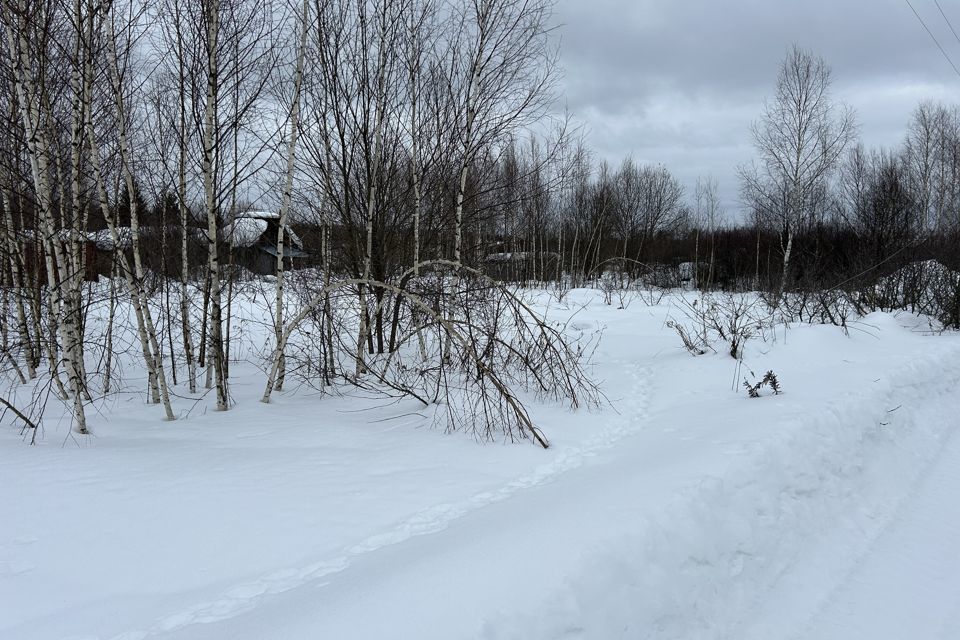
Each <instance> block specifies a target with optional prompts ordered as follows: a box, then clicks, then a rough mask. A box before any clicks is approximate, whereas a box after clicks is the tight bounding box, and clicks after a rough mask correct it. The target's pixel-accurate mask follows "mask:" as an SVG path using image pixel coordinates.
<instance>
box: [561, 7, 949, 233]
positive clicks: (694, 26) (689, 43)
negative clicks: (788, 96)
mask: <svg viewBox="0 0 960 640" xmlns="http://www.w3.org/2000/svg"><path fill="white" fill-rule="evenodd" d="M910 2H912V4H913V6H914V7H916V9H917V11H918V12H919V14H920V15H921V17H922V18H923V20H924V21H925V22H926V24H927V26H928V27H930V29H931V31H933V33H934V35H935V36H936V38H937V39H938V40H939V41H940V43H941V45H943V47H944V49H946V51H947V53H948V55H949V56H950V58H951V59H952V60H953V62H954V63H955V64H956V65H957V66H958V67H960V39H958V38H957V37H955V36H954V34H953V33H952V32H951V31H950V28H949V27H948V25H947V22H946V21H945V20H944V18H943V16H941V14H940V12H939V10H938V9H937V5H936V4H935V3H934V0H910ZM939 2H940V6H941V7H942V8H943V10H944V12H945V13H946V16H947V18H949V20H950V23H951V24H952V25H953V27H954V28H956V29H957V31H958V32H960V3H958V2H957V1H956V0H939ZM556 11H557V13H556V19H557V21H558V22H559V23H561V27H560V34H561V45H560V46H561V61H562V65H563V67H564V80H563V90H564V99H565V101H566V104H567V107H568V109H569V110H570V111H571V112H572V114H573V115H574V116H575V117H576V118H577V120H578V121H579V122H580V123H582V124H583V125H584V127H585V131H586V140H587V143H588V144H589V145H590V147H591V148H592V149H593V150H594V151H595V153H596V154H597V156H598V157H599V158H606V159H608V160H609V161H611V162H614V163H618V162H619V161H620V160H621V159H622V158H623V157H625V156H627V155H632V156H633V157H634V158H635V159H636V160H638V161H641V162H651V163H662V164H664V165H666V166H667V167H668V168H669V169H670V170H671V171H672V172H673V173H674V174H675V175H677V176H678V177H679V178H680V179H681V180H682V181H683V182H684V184H686V185H687V186H688V188H692V185H693V183H694V181H695V180H696V177H697V176H698V175H707V174H711V175H713V176H714V177H716V178H717V179H718V180H719V182H720V190H721V196H722V198H723V200H724V204H725V206H726V207H727V209H728V210H730V211H731V212H732V213H734V214H735V213H736V212H738V211H739V209H740V202H739V198H738V195H737V190H738V183H737V178H736V166H737V165H738V164H742V163H744V162H747V161H749V160H750V158H751V157H752V155H753V150H752V147H751V141H750V123H751V122H752V121H753V120H755V119H756V118H757V117H758V115H759V114H760V110H761V107H762V104H763V100H764V99H765V98H766V97H767V96H770V95H771V94H772V92H773V85H774V82H775V80H776V76H777V70H778V67H779V64H780V61H781V60H782V58H783V56H784V54H785V53H786V50H787V48H788V47H789V46H790V45H791V43H796V44H798V45H800V46H801V47H804V48H806V49H810V50H812V51H813V52H814V53H815V54H817V55H819V56H822V57H823V58H824V59H825V60H826V61H827V62H828V63H829V64H830V66H831V67H832V68H833V87H834V96H835V97H836V98H837V99H838V100H841V101H844V102H846V103H847V104H849V105H850V106H852V107H853V108H854V109H855V110H856V112H857V116H858V122H859V124H860V131H861V139H862V140H863V142H864V143H865V144H866V145H868V146H888V147H889V146H895V145H897V144H899V142H900V141H901V140H902V139H903V136H904V133H905V127H906V123H907V121H908V119H909V116H910V112H911V111H912V110H913V108H914V107H915V106H916V104H917V103H918V102H919V101H920V100H922V99H926V98H930V99H934V100H941V101H944V102H950V103H958V104H960V77H958V75H957V74H956V73H955V72H954V70H953V69H952V68H951V67H950V64H949V63H948V62H947V61H946V59H944V56H943V55H942V54H941V53H940V51H939V50H938V49H937V46H936V44H934V42H933V40H932V39H931V38H930V36H929V35H928V34H927V33H926V32H925V31H924V28H923V26H921V24H920V22H919V21H918V20H917V18H916V16H915V15H914V14H913V12H912V11H911V9H910V6H909V5H908V4H907V1H906V0H558V1H557V7H556Z"/></svg>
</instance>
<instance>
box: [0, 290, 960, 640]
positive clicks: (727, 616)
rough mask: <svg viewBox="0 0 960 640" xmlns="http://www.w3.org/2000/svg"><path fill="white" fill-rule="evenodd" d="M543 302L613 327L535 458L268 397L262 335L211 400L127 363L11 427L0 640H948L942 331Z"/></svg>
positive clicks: (417, 423)
mask: <svg viewBox="0 0 960 640" xmlns="http://www.w3.org/2000/svg"><path fill="white" fill-rule="evenodd" d="M688 295H689V294H688ZM538 300H539V304H540V305H541V309H543V308H546V307H549V309H548V310H547V314H548V317H550V318H555V319H563V320H566V319H568V318H570V316H571V315H572V316H573V319H572V320H571V323H570V326H571V327H574V328H575V329H576V330H578V331H582V332H583V333H585V334H587V335H590V334H591V333H592V332H594V331H596V330H602V338H601V339H600V342H599V346H598V347H597V350H596V353H595V354H594V357H593V364H592V367H591V371H592V374H593V376H594V377H595V379H596V380H597V381H599V382H600V383H601V388H602V390H603V392H604V394H605V395H606V398H607V402H606V404H605V406H604V407H603V408H602V409H600V410H593V411H578V412H570V411H568V410H566V409H563V408H561V407H558V406H550V405H542V404H540V405H532V406H531V410H532V411H531V412H532V415H533V416H534V418H535V420H536V422H537V424H538V425H539V426H540V427H541V428H542V429H543V431H544V432H545V433H546V434H547V436H548V437H549V438H550V440H551V443H552V446H551V448H550V449H548V450H543V449H540V448H538V447H536V446H534V445H532V444H530V443H529V442H526V441H525V442H519V443H513V444H509V443H493V444H480V443H477V442H476V441H475V440H473V439H472V438H470V437H469V436H467V435H465V434H461V433H454V434H445V433H443V431H442V429H438V428H435V427H433V426H432V424H433V421H432V420H431V419H430V417H429V416H428V415H427V413H425V412H424V411H423V410H422V409H421V408H420V407H419V405H418V404H417V403H415V402H412V401H403V402H399V403H397V402H386V401H384V400H382V399H376V398H372V397H370V396H369V394H364V393H361V392H352V393H346V394H344V395H342V396H340V397H331V396H325V397H322V398H321V397H318V395H317V394H316V392H315V391H313V390H310V389H307V388H300V389H292V388H291V389H289V390H288V391H285V392H284V393H282V394H277V395H276V396H275V400H274V402H273V404H271V405H264V404H261V403H260V402H259V401H258V398H259V397H260V395H261V393H262V391H263V382H264V374H263V372H262V371H261V370H260V368H259V364H260V363H259V362H258V361H257V359H256V358H255V357H254V355H255V353H256V350H257V349H261V350H262V349H263V344H264V342H265V340H266V338H265V335H263V336H258V334H256V329H255V328H254V329H250V330H249V331H250V334H249V335H248V344H249V345H250V348H248V349H246V350H243V349H241V350H240V356H241V358H240V360H239V361H237V362H235V363H234V364H233V365H232V367H231V379H232V393H233V395H234V399H235V400H236V406H235V407H234V408H233V409H232V410H231V411H229V412H226V413H217V412H214V411H213V410H212V407H213V405H214V401H213V398H212V397H211V396H209V395H208V396H205V397H202V398H201V397H199V396H198V397H188V396H189V394H187V393H186V389H185V387H184V386H181V387H178V388H177V394H178V398H177V401H176V405H175V408H176V410H177V412H178V414H179V415H180V416H181V418H180V419H179V420H177V421H176V422H172V423H168V422H164V421H163V420H162V419H161V418H162V410H161V409H160V408H159V407H157V406H155V405H152V406H147V405H145V404H144V400H143V396H142V391H141V389H142V386H143V385H142V384H141V383H139V382H137V381H136V380H131V379H128V380H127V383H128V387H127V388H125V389H124V390H123V391H121V392H119V393H116V394H114V395H112V396H110V397H109V399H108V400H106V401H102V402H99V403H96V404H95V405H94V406H95V408H96V411H91V412H90V413H89V414H88V415H89V416H90V418H89V421H90V426H91V427H92V429H93V431H94V434H95V435H93V436H88V437H80V436H76V435H74V434H71V433H70V430H69V423H68V422H67V421H66V420H65V419H60V420H58V417H57V414H56V411H55V410H54V409H51V410H50V411H49V412H48V414H47V416H46V418H45V423H44V432H43V434H42V438H41V439H40V441H39V443H38V446H33V447H31V446H28V445H27V444H26V443H25V442H24V440H23V437H22V436H21V434H20V431H19V429H18V428H17V427H16V426H13V425H12V422H10V421H9V419H8V421H7V422H5V423H4V425H3V428H2V430H0V638H3V639H10V640H30V639H43V640H50V639H54V638H57V639H61V638H71V639H81V638H82V639H93V638H99V639H114V640H121V639H122V640H139V639H147V638H164V639H167V638H169V639H174V638H176V639H188V638H189V639H227V638H230V639H238V640H254V639H273V638H277V639H299V638H310V639H316V638H331V639H333V638H336V639H354V638H355V639H383V638H404V639H407V638H409V639H417V640H421V639H422V640H428V639H437V640H441V639H443V640H448V639H451V638H485V639H491V640H493V639H496V640H503V639H518V640H519V639H539V638H567V639H588V638H589V639H598V640H599V639H608V638H731V639H734V638H735V639H744V640H746V639H756V640H761V639H764V640H771V639H779V638H783V639H788V638H804V639H811V638H831V639H832V638H837V639H840V638H843V639H853V638H870V639H874V640H880V639H886V638H889V639H894V638H896V639H903V638H921V639H936V638H941V639H948V638H960V546H958V545H957V544H956V542H957V540H958V539H960V506H958V505H960V502H958V501H957V499H956V495H957V492H958V491H960V435H958V434H957V433H956V432H957V430H958V427H960V394H958V392H957V388H958V386H957V385H958V382H960V336H957V335H953V334H949V333H948V334H943V335H935V334H932V333H931V332H930V331H929V323H928V322H927V321H926V320H925V319H923V318H919V317H916V316H912V315H909V314H899V315H891V314H873V315H870V316H868V317H866V318H863V319H861V320H859V321H858V322H856V323H854V324H852V325H851V326H850V327H849V331H848V332H845V331H843V330H842V329H840V328H838V327H834V326H822V325H816V326H811V325H791V326H784V325H782V324H780V325H777V326H775V327H773V328H772V330H769V329H768V330H766V331H765V332H764V334H765V335H764V337H762V338H761V337H760V336H758V337H756V338H754V339H752V340H750V341H748V342H747V344H746V347H745V355H744V360H743V366H742V367H739V365H738V363H737V362H736V361H735V360H734V359H733V358H731V357H730V355H729V354H728V353H725V351H724V349H723V348H722V345H718V348H717V353H708V354H706V355H703V356H699V357H693V356H691V355H690V354H689V353H688V352H687V351H686V350H684V349H683V347H682V344H681V342H680V340H679V338H678V336H677V334H676V333H675V332H674V331H673V330H672V329H671V328H670V327H669V326H668V325H667V320H668V318H671V317H673V318H682V314H681V313H680V312H679V311H678V307H679V305H678V304H677V302H678V301H677V298H676V295H673V296H667V297H665V298H663V300H661V301H660V303H659V304H657V305H653V306H651V305H647V304H644V302H643V301H641V300H634V301H633V302H632V304H630V305H629V306H628V307H627V308H626V309H619V308H617V306H618V305H617V304H614V305H606V304H604V302H603V299H602V294H601V293H599V292H596V291H587V290H577V291H574V292H572V293H571V294H570V295H569V297H568V298H567V299H566V300H565V301H564V302H563V303H559V302H557V301H556V300H552V299H551V298H549V297H548V296H545V295H541V296H540V297H539V299H538ZM243 320H244V319H243V318H241V319H240V321H241V324H242V322H243ZM250 326H251V327H254V326H259V325H256V323H254V322H253V321H252V320H251V322H250ZM738 367H739V368H738ZM768 370H772V371H774V372H775V373H776V375H777V377H778V379H779V381H780V384H781V386H782V389H783V393H782V394H780V395H773V394H771V393H770V391H769V390H768V389H764V391H763V392H762V396H761V397H760V398H748V397H747V394H746V393H745V390H744V389H743V385H742V382H743V380H742V379H743V377H745V376H746V377H748V378H750V379H751V380H759V378H760V377H762V376H763V374H764V373H765V372H766V371H768ZM751 374H753V375H751Z"/></svg>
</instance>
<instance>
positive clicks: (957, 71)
mask: <svg viewBox="0 0 960 640" xmlns="http://www.w3.org/2000/svg"><path fill="white" fill-rule="evenodd" d="M904 2H906V3H907V6H908V7H910V10H911V11H913V15H915V16H917V20H919V21H920V24H921V25H923V28H924V30H925V31H926V32H927V35H929V36H930V39H932V40H933V43H934V44H935V45H937V48H938V49H940V53H942V54H943V57H944V58H945V59H946V61H947V62H949V63H950V66H951V67H952V68H953V72H954V73H955V74H957V76H958V77H960V69H957V65H955V64H953V60H951V59H950V56H949V55H947V50H946V49H944V48H943V45H941V44H940V41H939V40H937V36H935V35H933V31H930V27H928V26H927V23H926V22H924V21H923V18H921V17H920V14H919V13H917V10H916V9H915V8H914V7H913V3H912V2H910V0H904ZM937 6H940V5H939V4H938V5H937ZM952 28H953V27H951V29H952Z"/></svg>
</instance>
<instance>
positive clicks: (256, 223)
mask: <svg viewBox="0 0 960 640" xmlns="http://www.w3.org/2000/svg"><path fill="white" fill-rule="evenodd" d="M266 230H267V221H266V220H265V219H263V218H251V217H247V216H238V217H236V218H234V219H233V221H232V222H229V223H227V225H226V226H225V227H224V229H223V235H224V237H225V238H226V239H227V240H229V241H230V242H232V243H233V245H234V246H235V247H244V248H246V247H252V246H253V245H254V244H256V243H257V240H259V239H260V236H262V235H263V232H264V231H266Z"/></svg>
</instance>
